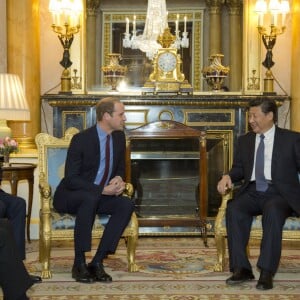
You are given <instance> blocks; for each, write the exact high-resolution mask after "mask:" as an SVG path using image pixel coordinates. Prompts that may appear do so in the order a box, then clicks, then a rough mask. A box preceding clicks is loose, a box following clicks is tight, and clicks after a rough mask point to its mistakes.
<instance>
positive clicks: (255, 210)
mask: <svg viewBox="0 0 300 300" xmlns="http://www.w3.org/2000/svg"><path fill="white" fill-rule="evenodd" d="M291 213H292V210H291V208H290V207H289V205H288V204H287V203H286V201H285V200H284V199H283V198H282V197H281V196H280V195H278V193H277V192H276V190H275V188H274V187H273V186H272V185H270V186H269V188H268V190H267V191H266V192H257V191H256V187H255V184H250V185H249V186H248V188H246V190H245V191H243V193H242V194H238V195H237V196H236V197H235V198H234V199H233V200H231V201H229V202H228V205H227V210H226V228H227V241H228V251H229V268H230V271H231V272H232V271H234V269H236V268H246V269H248V270H251V269H252V267H251V265H250V262H249V259H248V257H247V251H246V248H247V245H248V241H249V237H250V231H251V224H252V221H253V216H257V215H260V214H261V215H262V230H263V237H262V240H261V247H260V255H259V258H258V261H257V267H258V268H260V269H264V270H266V271H269V272H272V273H273V274H275V273H276V271H277V268H278V265H279V261H280V257H281V243H282V228H283V225H284V223H285V220H286V218H287V217H288V216H290V215H291Z"/></svg>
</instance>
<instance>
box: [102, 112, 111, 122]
mask: <svg viewBox="0 0 300 300" xmlns="http://www.w3.org/2000/svg"><path fill="white" fill-rule="evenodd" d="M109 117H110V114H109V113H108V112H105V113H104V114H103V118H104V119H105V120H108V119H109Z"/></svg>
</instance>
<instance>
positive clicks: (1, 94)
mask: <svg viewBox="0 0 300 300" xmlns="http://www.w3.org/2000/svg"><path fill="white" fill-rule="evenodd" d="M6 120H9V121H28V120H30V111H29V107H28V103H27V101H26V98H25V94H24V91H23V87H22V84H21V81H20V78H19V77H18V76H17V75H14V74H7V73H2V74H1V73H0V123H1V128H0V136H3V135H4V134H5V135H8V136H9V135H10V129H9V128H7V127H6V128H3V129H2V126H4V125H5V124H6Z"/></svg>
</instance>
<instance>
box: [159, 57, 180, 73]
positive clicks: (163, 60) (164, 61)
mask: <svg viewBox="0 0 300 300" xmlns="http://www.w3.org/2000/svg"><path fill="white" fill-rule="evenodd" d="M157 64H158V67H159V68H160V69H161V70H162V71H164V72H170V71H173V70H174V69H175V68H176V64H177V59H176V56H175V55H174V54H173V53H171V52H165V53H162V54H160V55H159V57H158V60H157Z"/></svg>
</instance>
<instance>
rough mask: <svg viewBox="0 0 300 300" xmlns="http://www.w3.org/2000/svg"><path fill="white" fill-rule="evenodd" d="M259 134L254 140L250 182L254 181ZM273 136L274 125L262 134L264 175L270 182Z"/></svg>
mask: <svg viewBox="0 0 300 300" xmlns="http://www.w3.org/2000/svg"><path fill="white" fill-rule="evenodd" d="M260 135H261V134H260V133H257V134H256V139H255V154H254V163H253V171H252V176H251V181H254V180H255V161H256V150H257V147H258V145H259V143H260ZM274 135H275V125H273V126H272V128H270V129H269V130H268V131H266V132H265V133H264V136H265V138H264V143H265V169H264V174H265V178H266V179H267V180H272V176H271V164H272V153H273V144H274Z"/></svg>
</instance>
